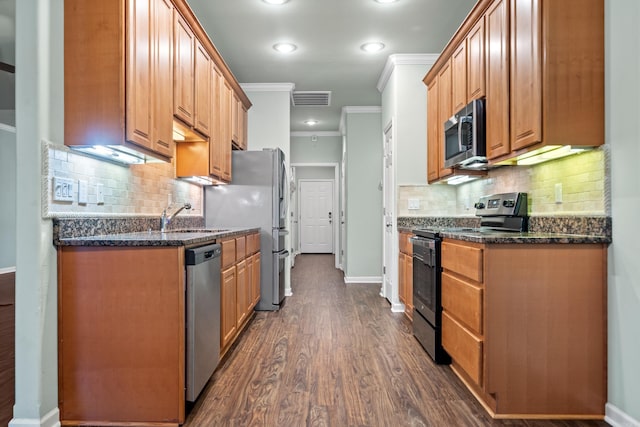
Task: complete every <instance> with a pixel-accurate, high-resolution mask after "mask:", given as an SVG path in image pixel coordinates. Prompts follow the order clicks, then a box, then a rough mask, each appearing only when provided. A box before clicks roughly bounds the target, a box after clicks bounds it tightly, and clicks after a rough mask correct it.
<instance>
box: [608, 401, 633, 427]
mask: <svg viewBox="0 0 640 427" xmlns="http://www.w3.org/2000/svg"><path fill="white" fill-rule="evenodd" d="M604 414H605V415H604V420H605V421H606V422H608V423H609V424H611V425H612V426H613V427H640V421H638V420H636V419H633V418H631V416H630V415H627V414H626V413H624V412H622V410H621V409H620V408H618V407H617V406H615V405H612V404H611V403H607V404H606V405H605V407H604Z"/></svg>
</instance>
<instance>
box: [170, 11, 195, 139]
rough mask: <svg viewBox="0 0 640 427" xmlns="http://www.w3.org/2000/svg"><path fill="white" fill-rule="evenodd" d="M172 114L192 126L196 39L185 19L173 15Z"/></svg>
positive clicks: (178, 15)
mask: <svg viewBox="0 0 640 427" xmlns="http://www.w3.org/2000/svg"><path fill="white" fill-rule="evenodd" d="M174 16H175V21H174V22H175V23H174V34H175V47H174V59H173V66H174V73H175V83H174V85H173V101H174V108H173V112H174V114H175V116H176V117H177V118H178V119H180V120H181V121H182V122H183V123H184V124H186V125H187V126H193V124H194V116H195V100H194V98H193V96H194V81H195V43H196V37H195V34H194V33H193V31H192V30H191V27H190V26H189V24H188V23H187V21H186V19H185V18H184V17H182V15H180V14H179V13H176V14H175V15H174Z"/></svg>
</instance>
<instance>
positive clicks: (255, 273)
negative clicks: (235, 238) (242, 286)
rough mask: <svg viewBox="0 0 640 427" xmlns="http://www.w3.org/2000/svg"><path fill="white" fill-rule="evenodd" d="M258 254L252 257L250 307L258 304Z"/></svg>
mask: <svg viewBox="0 0 640 427" xmlns="http://www.w3.org/2000/svg"><path fill="white" fill-rule="evenodd" d="M260 258H261V257H260V252H258V253H256V254H255V255H254V256H253V274H252V275H251V295H252V298H253V301H252V303H251V306H252V307H255V306H256V304H258V302H260Z"/></svg>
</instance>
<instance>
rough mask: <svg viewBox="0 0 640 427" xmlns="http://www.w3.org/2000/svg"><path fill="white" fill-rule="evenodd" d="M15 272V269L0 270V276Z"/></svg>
mask: <svg viewBox="0 0 640 427" xmlns="http://www.w3.org/2000/svg"><path fill="white" fill-rule="evenodd" d="M15 272H16V268H15V267H5V268H0V274H9V273H15Z"/></svg>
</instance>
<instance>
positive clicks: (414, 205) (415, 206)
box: [409, 198, 420, 210]
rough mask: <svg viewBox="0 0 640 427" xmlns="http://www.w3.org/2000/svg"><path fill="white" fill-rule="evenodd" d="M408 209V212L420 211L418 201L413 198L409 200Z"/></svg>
mask: <svg viewBox="0 0 640 427" xmlns="http://www.w3.org/2000/svg"><path fill="white" fill-rule="evenodd" d="M409 209H410V210H416V209H420V199H415V198H411V199H409Z"/></svg>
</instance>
